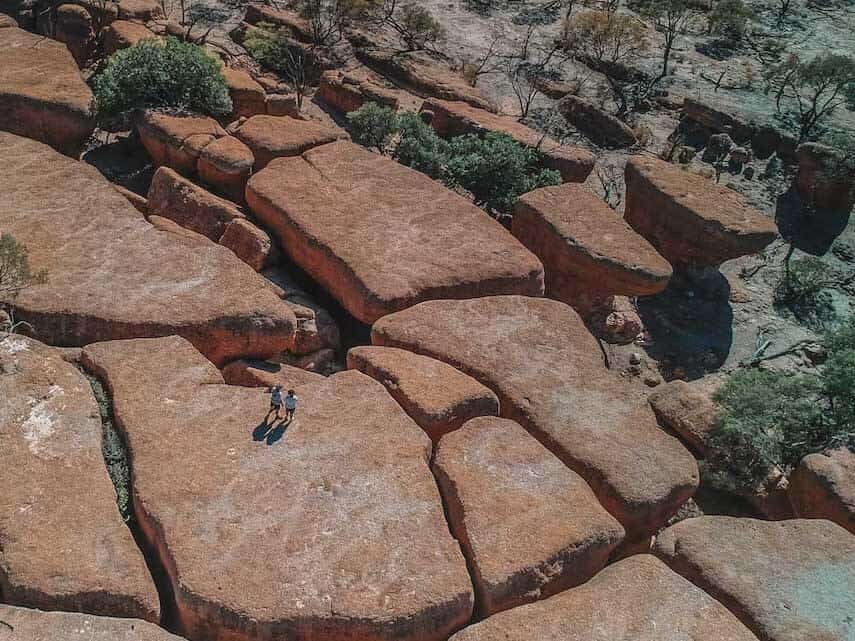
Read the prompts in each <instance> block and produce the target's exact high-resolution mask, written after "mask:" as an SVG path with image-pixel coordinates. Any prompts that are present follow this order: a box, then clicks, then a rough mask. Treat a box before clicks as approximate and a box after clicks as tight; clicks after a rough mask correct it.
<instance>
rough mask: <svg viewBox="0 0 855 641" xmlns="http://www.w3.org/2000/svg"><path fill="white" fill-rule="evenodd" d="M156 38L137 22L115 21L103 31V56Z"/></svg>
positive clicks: (149, 30)
mask: <svg viewBox="0 0 855 641" xmlns="http://www.w3.org/2000/svg"><path fill="white" fill-rule="evenodd" d="M156 37H157V36H156V35H154V33H153V32H152V31H151V29H149V28H148V27H146V26H145V25H142V24H140V23H138V22H130V21H129V20H116V21H114V22H112V23H110V26H108V27H107V28H106V29H105V30H104V35H103V47H104V54H105V55H108V56H111V55H113V54H114V53H116V52H117V51H119V50H120V49H127V48H128V47H132V46H134V45H135V44H136V43H138V42H140V41H141V40H150V39H153V38H156Z"/></svg>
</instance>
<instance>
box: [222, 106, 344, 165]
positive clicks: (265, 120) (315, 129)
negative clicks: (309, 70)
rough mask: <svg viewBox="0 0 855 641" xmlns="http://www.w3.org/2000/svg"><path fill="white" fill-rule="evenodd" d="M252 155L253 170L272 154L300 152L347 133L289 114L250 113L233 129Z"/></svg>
mask: <svg viewBox="0 0 855 641" xmlns="http://www.w3.org/2000/svg"><path fill="white" fill-rule="evenodd" d="M234 135H235V136H237V138H239V139H240V140H241V141H242V142H243V143H244V144H245V145H246V146H247V147H249V148H250V149H251V150H252V153H253V155H254V156H255V170H256V171H258V170H260V169H263V168H264V167H266V166H267V165H268V164H269V163H270V161H271V160H273V159H274V158H284V157H290V156H299V155H300V154H302V153H303V152H304V151H307V150H309V149H312V148H313V147H318V146H319V145H325V144H327V143H330V142H334V141H336V140H343V139H345V138H347V137H348V135H347V132H345V131H344V130H342V129H333V128H332V127H328V126H326V125H322V124H320V123H318V122H313V121H308V120H299V119H297V118H291V117H290V116H253V117H252V118H250V119H248V120H247V121H246V122H245V123H243V124H242V125H241V126H240V127H239V128H238V129H237V130H236V131H235V132H234Z"/></svg>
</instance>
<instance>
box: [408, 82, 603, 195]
mask: <svg viewBox="0 0 855 641" xmlns="http://www.w3.org/2000/svg"><path fill="white" fill-rule="evenodd" d="M422 111H425V112H431V113H432V114H433V117H432V119H431V125H432V126H433V128H434V129H435V130H436V132H437V133H438V134H439V135H440V136H447V137H450V136H461V135H463V134H469V133H481V132H488V131H497V132H499V133H503V134H507V135H508V136H510V137H511V138H513V139H514V140H516V141H517V142H518V143H520V144H521V145H525V146H526V147H532V148H534V149H537V150H538V151H539V152H540V153H542V154H543V156H544V165H546V166H547V167H549V168H550V169H554V170H556V171H557V172H559V173H560V174H561V178H562V179H563V180H564V181H565V182H584V181H585V179H586V178H587V177H588V174H590V173H591V170H592V169H593V168H594V156H593V154H592V153H591V152H589V151H588V150H587V149H582V148H580V147H569V146H567V145H562V144H561V143H559V142H557V141H555V140H553V139H552V138H549V137H548V136H544V135H543V134H542V133H540V132H537V131H534V130H533V129H530V128H529V127H527V126H525V125H524V124H522V123H520V122H517V121H516V120H514V119H513V118H508V117H507V116H498V115H496V114H494V113H490V112H489V111H486V110H484V109H479V108H477V107H473V106H471V105H469V104H467V103H465V102H449V101H446V100H438V99H435V98H431V99H428V100H425V102H424V105H423V106H422Z"/></svg>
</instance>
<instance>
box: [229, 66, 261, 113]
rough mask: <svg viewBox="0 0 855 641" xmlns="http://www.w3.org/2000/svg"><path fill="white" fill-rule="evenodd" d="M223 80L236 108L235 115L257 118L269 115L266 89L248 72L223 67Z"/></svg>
mask: <svg viewBox="0 0 855 641" xmlns="http://www.w3.org/2000/svg"><path fill="white" fill-rule="evenodd" d="M223 78H225V80H226V85H227V86H228V88H229V96H231V99H232V105H233V106H234V111H233V114H234V116H235V117H237V118H239V117H241V116H246V117H247V118H249V117H250V116H255V115H258V114H263V113H267V106H266V99H265V95H264V87H262V86H261V85H260V84H258V83H257V82H256V81H255V80H254V79H253V77H252V76H250V75H249V74H248V73H247V72H246V71H243V70H241V69H235V68H233V67H223Z"/></svg>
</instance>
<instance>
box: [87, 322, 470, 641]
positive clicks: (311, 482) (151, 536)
mask: <svg viewBox="0 0 855 641" xmlns="http://www.w3.org/2000/svg"><path fill="white" fill-rule="evenodd" d="M83 362H84V363H85V365H86V366H87V367H88V368H90V369H91V370H92V371H95V372H97V373H98V375H99V376H100V377H102V378H103V380H104V381H105V382H106V383H107V385H108V387H109V389H110V390H111V392H112V395H113V403H114V411H115V417H116V421H117V424H118V426H119V429H120V430H121V431H122V433H123V434H124V436H125V438H126V441H127V443H128V448H129V454H130V458H131V460H132V467H133V470H132V474H133V493H134V508H135V512H136V515H137V518H138V521H139V522H140V524H141V526H142V530H143V531H144V533H145V536H146V538H147V539H148V540H149V541H150V542H151V543H152V544H153V546H154V547H155V548H156V549H157V550H158V554H159V556H160V558H161V560H162V562H163V564H164V566H165V568H166V571H167V573H168V575H169V577H170V579H171V582H172V585H173V588H174V592H175V599H176V603H177V612H178V619H179V622H180V626H181V628H182V630H183V631H184V634H185V635H186V636H187V637H188V638H191V639H208V638H216V639H228V640H229V641H233V640H238V641H243V640H250V639H252V640H265V641H266V640H267V639H271V638H289V639H296V640H309V639H311V640H313V641H318V640H321V641H325V640H329V641H333V640H339V639H360V640H366V641H367V640H381V639H384V640H385V639H389V640H391V639H395V640H396V641H398V640H413V641H433V640H437V641H438V640H440V639H446V638H447V637H448V636H449V635H450V634H451V633H453V632H454V631H455V630H456V629H458V628H460V627H461V626H462V625H464V624H465V623H466V622H467V621H468V620H469V619H470V617H471V613H472V607H473V595H472V586H471V583H470V580H469V576H468V573H467V570H466V564H465V561H464V559H463V555H462V553H461V551H460V547H459V545H458V544H457V542H456V541H455V540H454V539H453V538H452V537H451V535H450V533H449V531H448V525H447V523H446V521H445V518H444V515H443V509H442V503H441V499H440V496H439V492H438V490H437V487H436V482H435V480H434V478H433V476H432V474H431V472H430V470H429V467H428V460H429V456H430V440H429V438H428V437H427V436H426V435H425V434H424V433H423V432H422V430H421V429H420V428H419V427H418V426H417V425H416V424H415V423H414V422H413V421H412V420H411V419H410V418H409V417H408V416H407V415H406V414H405V413H404V412H403V410H401V409H400V408H399V407H398V406H397V404H396V403H395V401H394V400H393V399H392V398H391V397H390V396H389V395H388V394H387V392H386V391H385V389H384V388H383V386H382V385H380V384H379V383H377V382H376V381H374V380H372V379H370V378H369V377H367V376H365V375H363V374H361V373H359V372H346V373H342V374H337V375H335V376H332V377H330V378H329V379H325V380H321V381H318V382H309V383H306V384H304V385H299V386H297V387H296V392H297V396H298V398H299V399H300V402H299V406H298V409H297V414H296V418H295V420H294V421H293V422H292V423H290V424H289V425H287V426H284V425H282V424H281V423H276V424H275V425H270V424H267V423H266V422H265V420H264V419H265V414H267V411H268V405H269V395H268V394H267V393H266V391H265V390H263V389H252V388H245V387H231V386H227V385H224V384H223V379H222V376H221V374H220V372H219V371H218V370H217V369H216V368H215V367H214V366H213V365H212V364H211V363H210V362H208V361H206V360H205V359H204V358H203V357H202V355H201V354H199V353H198V352H197V351H196V350H194V349H193V347H192V346H191V345H190V344H189V343H187V342H186V341H184V340H183V339H180V338H178V337H170V338H163V339H141V340H129V341H115V342H110V343H99V344H94V345H89V346H87V347H86V348H85V350H84V354H83ZM191 454H192V455H191Z"/></svg>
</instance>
